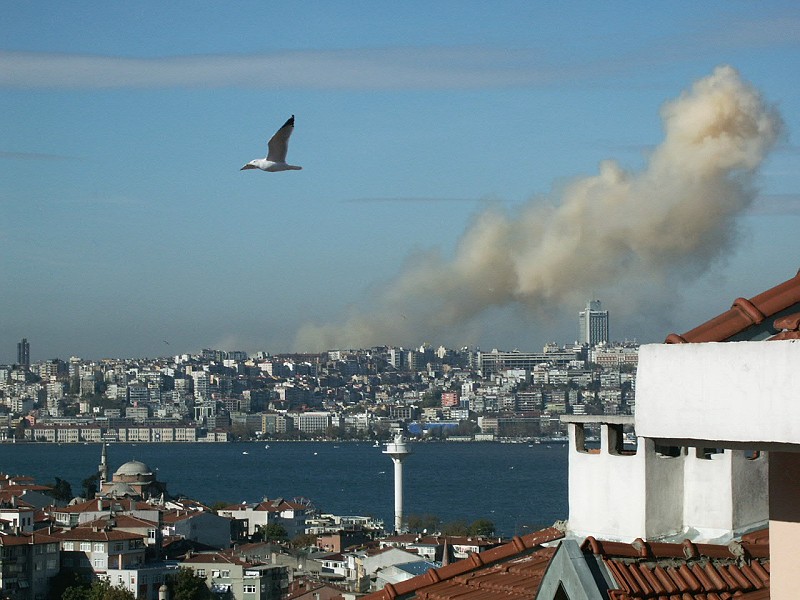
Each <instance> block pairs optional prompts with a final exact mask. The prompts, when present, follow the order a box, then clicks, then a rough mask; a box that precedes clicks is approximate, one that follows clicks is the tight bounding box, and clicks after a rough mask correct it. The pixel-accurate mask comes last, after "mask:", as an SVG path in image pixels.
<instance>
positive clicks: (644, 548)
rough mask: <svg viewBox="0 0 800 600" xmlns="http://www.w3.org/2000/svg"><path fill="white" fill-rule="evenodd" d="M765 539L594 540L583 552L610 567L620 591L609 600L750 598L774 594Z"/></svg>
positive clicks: (612, 592)
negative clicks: (710, 541) (765, 592)
mask: <svg viewBox="0 0 800 600" xmlns="http://www.w3.org/2000/svg"><path fill="white" fill-rule="evenodd" d="M764 539H765V534H764V533H762V532H755V533H754V534H750V536H749V537H748V538H747V539H744V540H742V542H741V543H732V544H730V545H729V546H720V545H716V544H693V543H691V542H689V541H688V540H687V541H684V542H683V543H681V544H670V543H659V542H644V541H642V540H636V541H634V542H633V543H631V544H624V543H619V542H602V541H598V540H596V539H594V538H592V537H589V538H587V539H586V540H585V541H584V543H583V544H582V546H581V548H582V549H583V550H584V552H586V551H591V552H592V553H594V554H595V555H597V556H599V557H600V558H601V559H602V560H603V562H604V564H605V565H606V566H607V567H608V570H609V572H610V574H611V576H612V577H613V579H614V581H615V582H616V586H617V588H616V589H613V590H609V598H613V599H614V600H635V599H639V598H642V599H644V598H648V599H650V598H657V599H661V598H664V599H668V600H673V599H675V600H710V599H715V598H720V599H730V598H739V597H745V596H747V597H749V596H748V594H749V593H750V592H755V591H758V590H763V589H768V588H769V572H768V566H769V563H768V550H764V549H765V548H768V542H767V544H765V543H764ZM753 541H756V542H758V543H752V542H753ZM766 597H768V596H766ZM756 598H757V597H756Z"/></svg>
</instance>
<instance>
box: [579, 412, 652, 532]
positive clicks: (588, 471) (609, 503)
mask: <svg viewBox="0 0 800 600" xmlns="http://www.w3.org/2000/svg"><path fill="white" fill-rule="evenodd" d="M576 428H577V425H575V424H574V423H570V425H569V444H570V445H569V529H570V531H571V532H573V533H575V534H576V535H578V536H588V535H593V536H595V537H597V538H601V539H610V540H621V541H632V540H634V539H636V538H637V537H639V536H643V535H644V531H645V475H644V474H645V460H644V456H643V454H641V453H637V454H636V455H635V456H620V455H614V454H609V453H608V452H606V451H604V452H602V453H600V452H597V453H588V452H579V451H578V450H577V449H576V439H575V432H576Z"/></svg>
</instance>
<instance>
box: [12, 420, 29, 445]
mask: <svg viewBox="0 0 800 600" xmlns="http://www.w3.org/2000/svg"><path fill="white" fill-rule="evenodd" d="M27 428H28V419H20V420H19V422H18V423H17V425H16V427H14V439H15V440H24V439H25V430H26V429H27Z"/></svg>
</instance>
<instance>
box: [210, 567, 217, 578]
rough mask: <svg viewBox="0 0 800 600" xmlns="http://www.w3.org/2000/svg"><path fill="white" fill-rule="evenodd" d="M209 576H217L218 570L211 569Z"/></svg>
mask: <svg viewBox="0 0 800 600" xmlns="http://www.w3.org/2000/svg"><path fill="white" fill-rule="evenodd" d="M211 576H212V577H219V571H217V570H216V569H214V570H213V571H211Z"/></svg>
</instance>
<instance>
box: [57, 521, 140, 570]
mask: <svg viewBox="0 0 800 600" xmlns="http://www.w3.org/2000/svg"><path fill="white" fill-rule="evenodd" d="M53 537H56V538H58V539H59V540H61V551H62V553H63V554H62V564H63V566H65V567H68V568H71V569H74V570H76V571H78V572H83V573H94V574H96V575H97V574H105V572H106V570H107V569H108V568H116V569H124V568H126V567H133V566H138V565H141V564H144V561H145V545H144V537H143V536H141V535H137V534H134V533H127V532H125V531H115V530H107V529H97V528H88V527H76V528H75V529H67V530H63V531H58V532H54V533H53Z"/></svg>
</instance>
